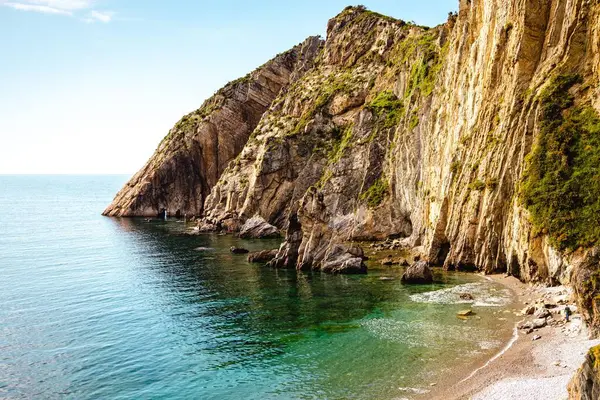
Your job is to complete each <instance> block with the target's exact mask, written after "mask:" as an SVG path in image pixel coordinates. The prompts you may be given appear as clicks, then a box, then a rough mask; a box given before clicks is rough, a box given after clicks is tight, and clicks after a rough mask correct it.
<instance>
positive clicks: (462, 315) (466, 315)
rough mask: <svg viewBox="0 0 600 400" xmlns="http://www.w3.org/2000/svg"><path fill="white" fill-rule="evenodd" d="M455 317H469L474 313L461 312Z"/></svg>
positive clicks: (469, 311)
mask: <svg viewBox="0 0 600 400" xmlns="http://www.w3.org/2000/svg"><path fill="white" fill-rule="evenodd" d="M456 315H458V316H459V317H469V316H471V315H475V313H474V312H473V310H470V309H469V310H461V311H459V312H457V313H456Z"/></svg>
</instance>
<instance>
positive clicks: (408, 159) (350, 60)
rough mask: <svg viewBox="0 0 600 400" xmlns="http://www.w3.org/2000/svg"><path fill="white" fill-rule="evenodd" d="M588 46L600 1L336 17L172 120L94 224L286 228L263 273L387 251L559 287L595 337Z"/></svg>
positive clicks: (597, 229) (597, 287)
mask: <svg viewBox="0 0 600 400" xmlns="http://www.w3.org/2000/svg"><path fill="white" fill-rule="evenodd" d="M599 44H600V6H599V4H598V1H588V0H525V1H517V0H512V1H504V0H485V1H483V0H461V1H460V6H459V12H458V14H450V15H449V18H448V21H447V22H446V23H445V24H442V25H440V26H437V27H435V28H431V29H429V28H425V27H420V26H416V25H414V24H410V23H405V22H403V21H401V20H396V19H393V18H390V17H386V16H382V15H380V14H377V13H374V12H371V11H368V10H366V9H364V8H363V7H348V8H346V9H345V10H343V11H342V12H341V13H340V14H339V15H338V16H336V17H335V18H333V19H331V20H330V21H329V23H328V26H327V38H326V40H325V42H324V43H323V44H321V42H318V41H317V40H316V39H311V40H309V41H308V42H307V43H305V44H304V45H303V46H300V47H297V48H295V49H294V50H292V51H291V52H290V53H286V54H284V55H283V56H279V57H278V58H276V59H274V60H273V61H271V62H270V63H267V64H266V65H265V67H263V68H262V69H258V70H257V71H255V72H254V73H253V74H251V75H250V83H249V82H248V81H247V80H244V81H242V82H238V83H234V84H232V85H228V86H227V87H226V88H225V89H223V90H222V91H220V92H219V93H218V94H217V95H216V96H215V97H214V98H212V99H210V100H208V101H207V103H205V105H204V106H203V107H202V108H201V109H200V110H204V111H198V112H196V113H194V114H192V116H193V115H196V116H198V119H196V118H191V117H189V116H188V117H187V118H184V120H182V121H188V120H190V119H192V120H193V124H192V127H187V128H185V129H184V128H183V127H182V126H181V124H182V122H180V123H179V124H178V125H177V126H176V127H175V128H174V129H173V130H172V131H171V133H170V134H169V136H168V137H167V139H165V141H166V142H163V144H161V146H160V147H159V149H158V150H157V153H156V154H155V155H154V157H153V158H152V159H151V160H150V161H149V163H148V164H147V165H146V167H144V169H143V170H142V171H141V172H140V173H138V175H136V177H134V178H133V179H132V181H131V182H130V184H128V186H127V187H126V188H125V189H123V191H122V192H121V193H120V194H119V195H118V196H117V198H116V199H115V202H114V203H113V205H111V207H109V209H107V214H109V215H147V214H156V213H157V212H158V211H160V209H161V208H166V209H168V210H169V212H170V213H171V214H172V213H174V212H176V211H177V210H179V211H180V212H187V213H188V214H194V215H202V221H201V223H202V224H203V226H206V227H214V228H216V229H227V230H233V231H236V230H239V228H240V227H241V225H242V224H243V223H244V222H245V221H246V220H248V219H249V218H251V217H253V216H255V215H258V216H261V217H263V218H264V219H265V220H266V221H268V222H269V223H271V224H273V225H275V226H277V227H279V228H282V229H287V235H286V241H285V242H284V243H283V245H282V247H281V249H280V251H279V254H278V256H277V257H276V259H275V260H273V261H272V262H271V265H272V266H275V267H285V268H298V269H322V270H326V271H331V272H344V271H347V272H363V271H364V265H362V251H361V250H360V249H359V248H358V247H357V246H356V245H355V244H353V243H356V242H359V241H371V240H382V239H386V238H395V239H399V240H401V243H402V244H403V245H404V246H405V247H407V248H410V249H413V250H414V251H415V252H417V253H418V254H420V256H421V257H422V258H424V259H426V260H427V261H429V262H431V263H433V264H439V265H443V266H444V267H445V268H448V269H467V270H481V271H485V272H499V271H506V272H509V273H510V274H513V275H516V276H518V277H520V278H521V279H522V280H525V281H541V282H546V283H555V282H563V283H570V284H572V285H573V286H574V288H575V291H576V292H577V293H578V295H579V298H580V303H581V304H582V305H583V306H584V307H585V310H587V311H586V312H587V318H588V320H590V321H596V322H597V320H598V315H599V314H598V311H597V310H598V305H599V304H598V303H597V302H598V299H599V298H600V297H598V296H597V293H600V283H597V279H598V277H599V275H598V270H599V268H598V267H599V266H600V257H599V256H598V250H597V249H596V246H597V245H598V243H599V241H600V200H599V199H600V182H599V181H598V177H599V176H600V171H599V169H598V168H599V167H598V166H599V165H600V120H599V119H598V114H597V110H598V109H599V108H600V89H599V88H598V79H599V78H600V76H599V74H600V59H599V57H600V51H599ZM303 49H304V50H303ZM300 54H305V56H303V57H301V56H300ZM299 60H303V61H302V62H299ZM307 60H309V61H307ZM267 71H268V72H267ZM261 82H262V83H261ZM265 82H269V83H268V84H266V83H265ZM251 87H255V88H256V89H255V90H256V91H258V92H259V93H260V96H259V97H260V99H261V100H260V101H255V100H254V98H253V97H252V98H251V96H248V93H249V92H250V88H251ZM265 87H269V88H270V90H265V89H264V88H265ZM236 93H237V94H238V95H236ZM240 98H241V99H240ZM219 99H220V100H219ZM248 103H250V104H248ZM257 103H258V104H259V105H257ZM211 104H215V105H216V106H214V107H213V106H211ZM223 104H225V106H224V105H223ZM247 108H250V109H251V110H253V112H246V111H242V110H246V109H247ZM200 116H201V117H200ZM241 116H243V117H241ZM242 121H243V122H242ZM215 138H216V139H215ZM217 155H218V156H217ZM598 282H600V281H598Z"/></svg>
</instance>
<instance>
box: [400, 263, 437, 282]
mask: <svg viewBox="0 0 600 400" xmlns="http://www.w3.org/2000/svg"><path fill="white" fill-rule="evenodd" d="M432 282H433V274H432V272H431V269H430V268H429V265H427V262H426V261H418V262H416V263H414V264H413V265H411V266H410V267H408V268H407V269H406V271H404V274H403V275H402V283H414V284H425V283H432Z"/></svg>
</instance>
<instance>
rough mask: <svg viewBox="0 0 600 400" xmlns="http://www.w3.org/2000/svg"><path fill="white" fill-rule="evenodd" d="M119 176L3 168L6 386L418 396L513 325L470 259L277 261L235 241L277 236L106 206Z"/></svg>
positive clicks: (1, 392) (47, 392)
mask: <svg viewBox="0 0 600 400" xmlns="http://www.w3.org/2000/svg"><path fill="white" fill-rule="evenodd" d="M125 180H126V177H123V176H42V177H37V176H25V177H23V176H21V177H9V176H0V209H1V210H3V218H2V222H1V223H0V273H1V279H0V305H1V307H0V398H50V399H52V398H73V399H96V398H111V399H112V398H115V399H138V398H161V399H162V398H173V399H177V398H202V399H239V398H245V399H270V398H285V399H287V398H293V399H323V398H330V399H341V398H352V399H372V398H377V399H392V398H411V397H413V396H414V395H416V394H418V393H419V392H423V391H425V390H428V388H429V384H430V383H431V382H438V381H439V380H440V379H442V377H444V376H448V374H452V373H456V372H457V371H460V370H461V369H464V368H466V366H469V365H471V364H472V363H474V362H475V361H477V360H481V359H484V358H486V357H489V356H491V355H493V354H494V353H495V352H497V351H498V350H499V349H500V348H501V347H502V344H503V342H504V341H505V340H506V339H507V337H509V336H510V333H511V329H512V324H511V323H509V321H508V320H509V319H510V316H509V315H510V314H508V313H503V312H502V311H503V310H504V309H505V308H506V307H507V304H508V303H509V302H510V299H511V297H510V293H507V292H506V291H505V290H504V289H503V288H501V287H499V286H497V285H496V284H494V283H493V282H491V281H489V280H485V279H483V278H481V277H478V276H475V275H465V274H442V273H439V272H438V273H437V275H436V280H437V283H436V284H434V285H426V286H418V287H406V286H403V285H401V284H400V280H399V277H400V275H401V269H374V268H372V269H371V272H370V273H369V274H368V275H367V276H330V275H322V274H296V273H295V272H294V271H274V270H270V269H267V268H264V267H260V266H256V265H250V264H248V263H247V262H246V258H245V256H244V255H232V254H230V253H229V251H228V249H229V247H230V246H231V245H241V246H244V247H247V248H249V249H251V250H258V249H266V248H274V247H277V245H278V241H273V240H266V241H247V240H239V239H236V238H234V237H231V236H217V235H203V236H184V235H182V232H184V231H185V229H186V228H185V225H184V224H183V223H180V222H176V221H169V222H152V223H147V222H144V221H143V220H128V219H109V218H104V217H101V216H100V212H101V211H102V209H103V208H104V207H105V206H106V205H107V204H108V203H109V202H110V200H111V199H112V196H113V195H114V193H116V191H117V190H118V189H119V188H120V186H121V185H122V184H123V183H124V181H125ZM371 267H374V266H373V265H371ZM382 277H388V278H393V279H392V280H382V279H380V278H382ZM463 292H469V293H471V294H472V295H474V296H475V302H474V304H464V303H465V302H464V301H463V300H461V299H460V294H461V293H463ZM470 306H473V309H474V310H475V311H476V313H477V315H476V317H473V318H469V319H467V320H461V319H458V318H457V317H456V312H457V311H458V310H461V309H464V308H468V307H470ZM499 316H500V317H499ZM464 372H465V375H466V374H467V373H468V371H464Z"/></svg>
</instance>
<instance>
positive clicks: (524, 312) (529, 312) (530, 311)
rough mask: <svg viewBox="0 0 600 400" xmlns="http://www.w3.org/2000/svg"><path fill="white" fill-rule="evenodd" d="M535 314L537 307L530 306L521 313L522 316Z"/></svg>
mask: <svg viewBox="0 0 600 400" xmlns="http://www.w3.org/2000/svg"><path fill="white" fill-rule="evenodd" d="M534 312H535V306H534V305H532V304H530V305H528V306H527V307H525V308H524V309H523V310H522V311H521V314H523V315H532V314H533V313H534Z"/></svg>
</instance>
